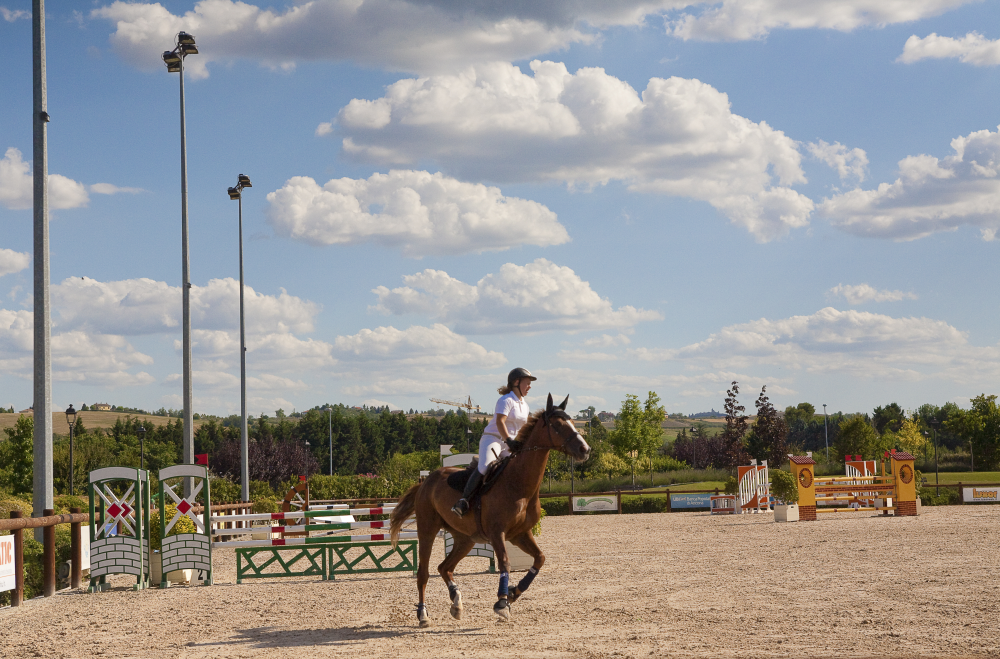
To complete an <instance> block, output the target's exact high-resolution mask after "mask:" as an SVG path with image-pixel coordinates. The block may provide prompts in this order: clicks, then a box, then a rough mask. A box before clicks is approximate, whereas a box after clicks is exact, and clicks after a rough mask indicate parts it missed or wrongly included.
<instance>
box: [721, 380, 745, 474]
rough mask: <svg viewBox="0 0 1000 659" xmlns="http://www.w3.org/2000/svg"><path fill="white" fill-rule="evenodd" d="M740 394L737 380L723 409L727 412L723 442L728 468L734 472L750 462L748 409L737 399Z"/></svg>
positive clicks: (727, 396) (728, 391)
mask: <svg viewBox="0 0 1000 659" xmlns="http://www.w3.org/2000/svg"><path fill="white" fill-rule="evenodd" d="M739 393H740V385H739V383H738V382H736V381H735V380H734V381H733V384H732V387H731V388H730V389H728V390H727V391H726V400H725V402H724V404H723V408H724V409H725V410H726V429H725V430H724V431H723V433H722V442H723V446H724V447H725V465H726V468H728V469H731V470H733V471H735V470H736V467H738V466H739V465H745V464H746V463H747V462H749V460H750V456H749V454H748V453H747V450H746V444H745V439H746V434H747V417H746V415H745V414H743V412H744V410H745V409H746V408H745V407H743V406H742V405H740V402H739V401H738V400H737V399H736V396H737V395H738V394H739Z"/></svg>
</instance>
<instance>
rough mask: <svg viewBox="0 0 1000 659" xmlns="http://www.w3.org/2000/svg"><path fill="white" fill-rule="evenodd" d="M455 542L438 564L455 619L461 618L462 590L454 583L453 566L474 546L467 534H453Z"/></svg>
mask: <svg viewBox="0 0 1000 659" xmlns="http://www.w3.org/2000/svg"><path fill="white" fill-rule="evenodd" d="M452 537H453V538H454V539H455V544H453V545H452V546H451V552H450V553H449V554H448V555H447V556H446V557H445V559H444V560H443V561H442V562H441V565H438V573H439V574H440V575H441V578H442V579H444V582H445V584H447V586H448V599H450V600H451V617H452V618H454V619H455V620H461V619H462V610H463V608H464V607H463V606H462V591H460V590H459V589H458V586H457V585H456V584H455V579H454V576H455V568H456V567H458V563H459V561H461V560H462V559H463V558H465V557H466V556H468V555H469V552H470V551H472V548H473V547H474V546H475V544H476V543H475V541H474V540H473V539H472V538H470V537H469V536H467V535H454V536H452Z"/></svg>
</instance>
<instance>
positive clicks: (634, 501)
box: [622, 497, 667, 515]
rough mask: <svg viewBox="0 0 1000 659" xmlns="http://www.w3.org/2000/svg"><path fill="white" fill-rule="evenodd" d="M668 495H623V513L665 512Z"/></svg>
mask: <svg viewBox="0 0 1000 659" xmlns="http://www.w3.org/2000/svg"><path fill="white" fill-rule="evenodd" d="M665 512H667V498H666V497H622V513H627V514H630V515H631V514H637V513H665Z"/></svg>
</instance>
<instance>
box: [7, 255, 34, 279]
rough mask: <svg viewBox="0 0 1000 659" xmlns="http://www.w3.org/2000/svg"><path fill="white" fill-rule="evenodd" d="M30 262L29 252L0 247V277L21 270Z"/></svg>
mask: <svg viewBox="0 0 1000 659" xmlns="http://www.w3.org/2000/svg"><path fill="white" fill-rule="evenodd" d="M30 263H31V254H28V253H27V252H15V251H14V250H12V249H4V248H0V277H3V276H4V275H10V274H14V273H15V272H21V271H22V270H24V269H25V268H27V267H28V265H29V264H30Z"/></svg>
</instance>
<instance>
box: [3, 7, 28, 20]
mask: <svg viewBox="0 0 1000 659" xmlns="http://www.w3.org/2000/svg"><path fill="white" fill-rule="evenodd" d="M0 16H3V19H4V20H5V21H7V22H8V23H13V22H14V21H16V20H20V19H22V18H31V12H30V11H27V10H25V9H7V8H6V7H0Z"/></svg>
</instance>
